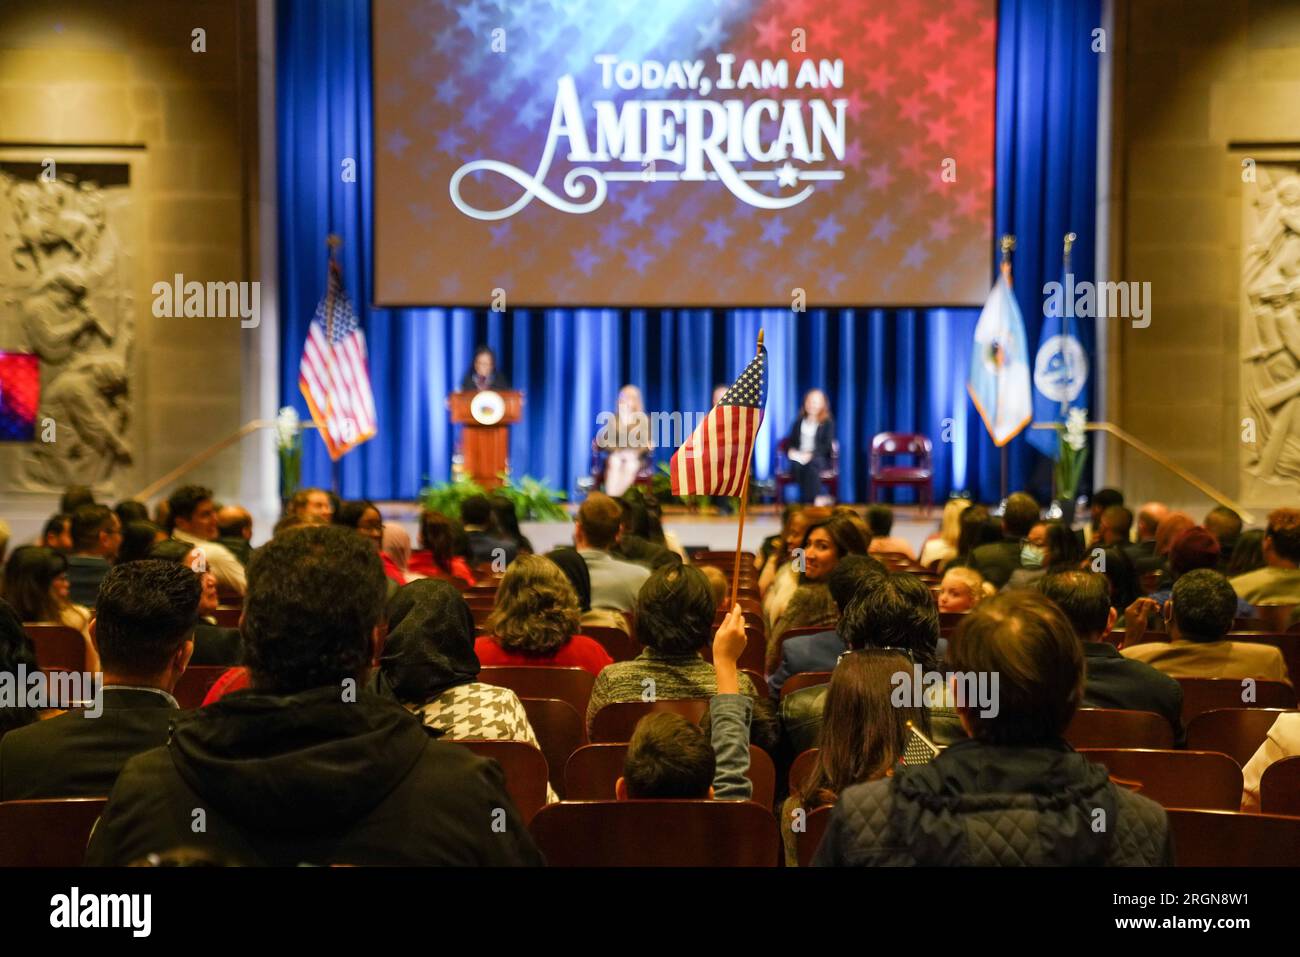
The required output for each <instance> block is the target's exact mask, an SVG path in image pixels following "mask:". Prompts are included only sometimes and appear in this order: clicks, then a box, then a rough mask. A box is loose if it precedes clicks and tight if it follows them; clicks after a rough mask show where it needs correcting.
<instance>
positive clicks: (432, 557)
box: [410, 509, 474, 585]
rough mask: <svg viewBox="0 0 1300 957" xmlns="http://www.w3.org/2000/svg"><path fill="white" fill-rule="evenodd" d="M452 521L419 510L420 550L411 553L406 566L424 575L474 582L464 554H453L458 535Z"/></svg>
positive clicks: (458, 530) (430, 512)
mask: <svg viewBox="0 0 1300 957" xmlns="http://www.w3.org/2000/svg"><path fill="white" fill-rule="evenodd" d="M461 534H462V533H461V531H460V529H459V528H458V527H457V525H456V523H455V522H454V521H452V520H451V519H450V518H448V517H447V516H446V515H443V514H442V513H441V512H434V511H431V510H428V509H426V510H425V511H423V512H421V513H420V551H418V552H412V553H411V563H410V569H411V571H412V572H413V573H414V574H417V575H422V576H424V577H425V578H446V579H452V578H459V579H460V580H461V581H462V582H464V583H465V584H466V585H473V584H474V573H473V572H471V571H470V568H469V563H468V562H467V561H466V560H465V556H464V555H460V554H457V549H456V543H457V539H458V538H459V537H460V535H461Z"/></svg>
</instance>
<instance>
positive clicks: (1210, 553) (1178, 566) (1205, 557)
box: [1151, 525, 1255, 618]
mask: <svg viewBox="0 0 1300 957" xmlns="http://www.w3.org/2000/svg"><path fill="white" fill-rule="evenodd" d="M1219 548H1220V546H1219V540H1218V539H1217V538H1215V536H1213V535H1211V534H1210V532H1209V530H1208V529H1204V528H1201V527H1200V526H1199V525H1196V526H1193V527H1192V528H1189V529H1187V531H1185V532H1183V533H1182V534H1181V535H1179V536H1178V537H1177V538H1175V539H1174V541H1173V544H1171V545H1170V546H1169V577H1168V579H1166V581H1165V582H1164V583H1163V584H1161V586H1160V587H1159V588H1157V589H1156V590H1155V591H1154V592H1152V593H1151V598H1152V600H1153V601H1155V602H1156V603H1157V604H1158V605H1159V606H1160V611H1161V612H1163V611H1164V605H1165V602H1167V601H1168V600H1169V596H1170V595H1171V594H1172V593H1173V590H1174V582H1176V581H1178V578H1179V577H1180V576H1181V575H1185V574H1187V573H1188V572H1190V571H1195V570H1196V569H1198V568H1212V569H1214V570H1215V571H1220V570H1221V569H1220V568H1219V566H1220V564H1221V552H1220V550H1219ZM1236 617H1238V618H1254V617H1255V608H1254V606H1253V605H1251V604H1250V602H1248V601H1246V600H1245V599H1242V598H1238V599H1237V613H1236Z"/></svg>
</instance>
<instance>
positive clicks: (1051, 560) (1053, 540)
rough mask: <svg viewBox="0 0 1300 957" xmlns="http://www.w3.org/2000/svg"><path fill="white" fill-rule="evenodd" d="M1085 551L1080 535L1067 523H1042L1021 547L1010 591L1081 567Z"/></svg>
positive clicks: (1031, 530) (1032, 529)
mask: <svg viewBox="0 0 1300 957" xmlns="http://www.w3.org/2000/svg"><path fill="white" fill-rule="evenodd" d="M1082 558H1083V548H1082V547H1081V546H1080V544H1079V536H1077V535H1075V534H1074V530H1073V529H1072V528H1070V526H1068V525H1066V524H1065V523H1064V522H1039V523H1038V524H1037V525H1035V526H1034V527H1033V528H1031V529H1030V530H1029V534H1028V535H1026V536H1025V540H1024V541H1023V542H1022V543H1021V545H1020V567H1019V568H1017V569H1016V570H1015V571H1014V572H1012V573H1011V578H1010V579H1009V580H1008V581H1007V585H1006V587H1007V588H1026V587H1028V586H1030V585H1033V584H1034V583H1035V582H1037V581H1038V580H1039V579H1040V578H1042V577H1043V576H1044V575H1050V574H1055V573H1056V572H1064V571H1072V570H1073V569H1075V568H1078V567H1079V562H1080V560H1082Z"/></svg>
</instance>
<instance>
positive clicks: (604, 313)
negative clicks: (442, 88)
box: [277, 0, 1100, 501]
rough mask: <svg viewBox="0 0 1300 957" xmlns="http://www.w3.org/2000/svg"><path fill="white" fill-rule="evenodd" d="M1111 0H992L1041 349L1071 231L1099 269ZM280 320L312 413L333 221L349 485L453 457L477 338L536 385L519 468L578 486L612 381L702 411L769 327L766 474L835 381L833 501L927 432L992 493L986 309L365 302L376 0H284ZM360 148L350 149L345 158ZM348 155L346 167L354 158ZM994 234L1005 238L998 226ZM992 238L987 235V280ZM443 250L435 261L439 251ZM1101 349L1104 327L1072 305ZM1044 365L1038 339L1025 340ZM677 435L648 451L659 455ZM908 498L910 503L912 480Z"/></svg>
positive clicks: (1019, 474)
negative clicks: (353, 414) (346, 314)
mask: <svg viewBox="0 0 1300 957" xmlns="http://www.w3.org/2000/svg"><path fill="white" fill-rule="evenodd" d="M1099 17H1100V0H1082V2H1074V0H1001V3H1000V5H999V37H998V84H997V86H998V91H997V122H996V151H997V174H996V184H995V189H996V203H995V223H996V232H997V234H998V235H1001V234H1002V233H1004V232H1013V233H1015V234H1016V236H1017V238H1018V246H1017V251H1016V254H1015V258H1014V263H1015V290H1016V296H1017V299H1018V300H1019V303H1020V307H1021V310H1022V312H1023V313H1024V316H1025V322H1026V326H1027V331H1028V336H1029V343H1030V349H1031V352H1032V351H1033V350H1036V348H1037V342H1038V333H1039V327H1040V325H1041V322H1042V287H1043V284H1044V283H1045V282H1048V281H1052V280H1054V279H1059V278H1060V256H1061V237H1062V236H1063V235H1064V233H1065V232H1067V231H1068V230H1073V231H1075V232H1076V233H1078V234H1079V240H1078V243H1077V245H1076V246H1075V254H1074V262H1075V276H1076V280H1077V281H1082V280H1085V279H1092V278H1093V250H1094V241H1093V240H1094V228H1095V212H1094V210H1095V198H1096V196H1095V194H1096V149H1097V146H1096V135H1097V134H1096V108H1097V60H1098V55H1097V54H1094V53H1093V52H1092V51H1091V43H1092V35H1091V34H1092V30H1094V29H1095V28H1096V27H1097V26H1098V23H1099ZM277 31H278V34H277V44H278V57H277V99H278V103H279V115H278V130H279V183H278V185H279V203H280V236H279V241H280V269H281V275H280V280H281V283H280V330H281V343H280V345H281V357H282V380H281V381H282V395H283V401H284V402H285V403H290V404H293V405H294V406H296V407H297V409H298V411H299V413H300V414H303V415H305V414H306V407H305V404H304V403H303V401H302V398H301V396H300V395H299V392H298V362H299V359H300V357H301V354H302V345H303V341H304V339H305V336H306V332H307V326H308V323H309V322H310V321H311V317H312V315H313V313H314V311H315V308H316V304H317V302H318V301H319V299H320V296H321V294H322V292H323V291H324V288H325V275H326V260H327V257H326V248H325V236H326V234H327V233H331V232H334V233H338V234H339V235H340V236H342V238H343V243H344V244H343V248H342V252H341V256H340V259H341V263H342V266H343V272H344V278H345V282H346V283H347V285H348V289H349V292H350V294H351V296H352V299H353V302H354V304H355V306H356V308H357V312H358V314H359V316H360V317H361V321H362V324H363V328H364V329H365V331H366V335H367V337H368V341H369V347H370V364H371V378H372V380H373V383H374V391H375V402H376V407H377V413H378V420H379V435H378V436H377V437H376V438H374V439H372V440H371V441H369V442H367V443H366V444H364V445H363V446H361V447H360V448H359V449H357V450H356V451H355V452H353V453H351V454H349V455H347V456H345V457H344V458H343V460H342V462H341V463H339V465H338V468H337V471H338V479H339V487H340V492H341V494H342V495H344V496H345V497H362V496H364V497H368V498H375V499H409V498H413V497H415V496H416V495H417V494H418V493H419V491H420V489H421V488H422V487H423V486H424V485H426V484H428V483H430V482H433V481H440V480H445V479H446V478H447V477H448V475H449V473H450V470H451V465H452V457H453V455H454V453H455V441H456V436H455V435H454V431H453V428H452V426H451V425H450V424H449V422H448V418H447V411H446V408H445V400H446V396H447V394H448V392H449V391H450V390H451V389H453V388H454V387H455V386H456V385H457V383H458V382H459V380H460V378H461V376H463V375H464V373H465V371H466V370H467V369H468V367H469V363H470V357H471V354H472V352H473V350H474V347H475V346H476V345H477V344H479V343H480V342H486V343H488V344H489V345H490V346H492V348H493V349H494V350H496V352H497V354H498V356H499V357H500V360H501V363H502V366H503V368H504V371H505V372H506V373H507V375H508V376H509V377H510V380H511V383H512V384H513V385H514V386H515V387H516V388H519V389H522V390H524V391H525V392H526V393H527V398H526V401H527V405H526V407H525V419H524V423H523V425H522V427H517V428H515V429H514V430H513V435H512V439H511V445H510V464H511V468H512V470H513V472H514V473H515V474H516V475H531V476H533V477H535V478H539V479H544V480H546V481H548V482H550V483H552V484H554V485H557V486H559V487H560V488H562V489H564V490H565V491H567V492H568V493H570V494H573V492H574V491H575V489H576V485H577V480H578V479H579V478H581V477H582V476H583V475H585V474H587V472H588V470H589V468H590V457H591V448H590V445H591V439H592V438H593V436H594V435H595V432H596V416H597V415H598V414H599V412H601V411H602V410H612V409H613V408H614V401H615V396H616V395H617V393H618V390H619V388H620V386H622V385H623V384H624V383H625V382H632V383H634V384H636V385H638V386H640V387H641V389H642V391H643V393H644V394H645V399H646V405H647V408H649V409H651V410H662V411H674V410H675V411H680V412H702V411H704V410H706V409H707V408H708V406H709V400H710V397H711V394H712V390H713V387H714V386H715V385H718V384H722V383H729V382H730V381H731V380H732V379H734V377H735V376H736V375H737V374H739V372H740V370H741V369H742V368H743V367H744V364H745V363H746V362H747V361H748V360H749V358H750V357H751V356H752V355H753V350H754V342H755V339H756V337H757V333H758V330H759V328H760V327H761V328H762V329H763V330H764V332H765V337H766V343H767V347H768V352H769V356H770V358H771V376H770V393H769V402H768V417H767V420H766V421H765V423H764V426H763V430H762V432H760V434H759V442H758V447H757V450H756V455H755V473H756V476H757V477H758V478H760V479H761V478H765V477H767V476H769V475H770V474H771V472H772V469H773V468H774V467H775V464H776V461H775V460H776V451H775V449H776V443H777V442H778V441H779V440H780V439H781V438H782V437H783V436H784V435H785V433H786V431H787V429H788V428H789V427H790V424H791V421H792V420H793V418H794V417H795V415H796V414H797V410H798V407H799V401H800V398H801V397H802V395H803V393H804V392H805V391H806V390H808V389H810V388H814V387H820V388H822V389H824V390H825V391H826V393H827V395H828V396H829V398H830V402H831V408H832V411H833V412H834V414H835V417H836V426H837V428H836V431H837V437H838V439H839V442H840V454H841V479H840V495H841V498H843V499H845V500H849V501H853V500H863V499H865V497H866V495H867V474H868V468H869V462H868V458H869V449H870V444H871V437H872V436H873V435H874V434H876V433H877V432H881V431H886V430H889V431H898V432H913V431H915V432H924V433H926V434H927V435H929V436H931V438H932V439H933V440H934V446H935V470H936V481H935V495H936V497H938V498H940V499H942V497H944V496H946V495H947V494H948V493H949V492H950V491H954V490H968V491H969V492H970V493H971V494H972V495H974V496H975V497H976V498H978V499H981V500H993V501H996V500H997V498H998V496H999V493H1000V486H1001V473H1000V466H1001V463H1000V458H1001V457H1000V454H999V452H998V450H997V449H996V448H995V447H994V446H993V444H992V442H991V441H990V440H989V438H988V435H987V433H986V432H985V430H984V427H983V425H982V423H981V422H980V418H979V416H978V414H977V413H976V412H975V411H974V408H973V407H972V405H971V403H970V400H969V398H968V397H967V394H966V374H967V369H968V366H969V361H970V349H971V340H972V335H973V332H974V328H975V321H976V319H977V318H978V314H979V310H978V309H975V308H970V309H928V310H915V309H902V310H884V309H872V308H862V309H842V310H812V311H809V312H807V313H804V314H799V315H794V314H792V313H791V312H789V311H788V310H779V309H772V310H754V309H741V310H701V309H689V310H688V309H681V310H677V309H653V310H649V309H624V310H613V309H581V308H575V309H565V310H559V309H554V310H522V309H515V310H511V311H510V312H508V313H506V314H504V315H503V314H498V313H491V312H488V311H487V310H469V309H441V308H427V309H380V308H374V307H372V306H371V305H370V300H371V277H372V274H373V273H372V262H371V247H370V238H371V235H372V227H373V222H372V217H373V206H372V197H371V189H370V187H371V175H372V173H371V170H372V166H371V140H372V130H371V97H370V88H371V70H370V4H369V0H334V2H330V3H320V2H319V0H279V5H278V8H277ZM348 161H352V163H351V164H349V163H348ZM349 165H351V166H353V167H355V170H356V178H355V182H349V181H347V180H346V178H345V176H344V175H343V173H344V171H345V167H347V166H349ZM990 245H991V246H993V245H996V237H990ZM994 263H995V253H994V251H993V249H990V267H991V269H990V283H991V282H992V278H993V275H994V272H995V271H994V269H993V268H992V267H993V266H994ZM431 268H436V264H431ZM1079 325H1080V327H1081V328H1080V331H1081V332H1082V333H1083V336H1084V340H1085V341H1084V344H1085V347H1086V348H1088V349H1089V351H1090V352H1091V349H1092V331H1091V329H1089V328H1087V327H1088V323H1086V322H1081V323H1080V324H1079ZM1031 361H1032V355H1031ZM304 444H305V450H304V455H303V472H302V474H303V481H304V483H308V484H316V485H322V486H327V487H328V486H330V485H331V483H332V482H333V479H334V474H335V473H334V469H333V468H332V467H331V463H330V461H329V457H328V455H327V454H326V452H325V448H324V444H323V443H322V442H321V441H320V440H319V439H318V438H316V437H315V436H309V437H308V439H307V441H306V442H305V443H304ZM672 452H673V449H671V448H661V449H659V450H658V452H657V455H656V458H657V459H659V460H660V461H665V462H666V461H667V460H668V459H669V458H670V457H671V455H672ZM1049 476H1050V472H1049V469H1048V463H1047V460H1046V459H1044V458H1043V457H1042V456H1041V455H1039V454H1038V452H1036V451H1035V450H1034V449H1033V448H1032V447H1030V446H1029V445H1028V444H1027V443H1026V442H1025V440H1024V437H1023V435H1022V436H1020V437H1018V438H1016V439H1015V440H1013V441H1012V443H1011V444H1010V445H1009V447H1008V476H1007V480H1008V483H1009V487H1010V488H1013V489H1014V488H1023V487H1029V488H1032V489H1033V490H1034V491H1036V492H1037V493H1038V494H1039V495H1040V496H1045V495H1046V494H1047V492H1048V489H1049V482H1050V478H1049ZM900 500H902V501H911V500H913V499H912V498H911V496H910V493H906V492H904V493H901V495H900Z"/></svg>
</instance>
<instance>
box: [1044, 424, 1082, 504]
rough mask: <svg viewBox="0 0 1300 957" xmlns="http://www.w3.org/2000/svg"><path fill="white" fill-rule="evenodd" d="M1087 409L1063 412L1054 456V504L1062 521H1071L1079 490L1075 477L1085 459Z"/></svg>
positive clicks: (1080, 470) (1078, 478) (1077, 475)
mask: <svg viewBox="0 0 1300 957" xmlns="http://www.w3.org/2000/svg"><path fill="white" fill-rule="evenodd" d="M1087 425H1088V410H1087V409H1079V408H1072V409H1070V410H1069V412H1067V413H1066V416H1065V428H1064V429H1063V430H1062V432H1061V444H1060V448H1059V450H1058V452H1057V457H1056V470H1055V476H1054V477H1055V479H1056V503H1055V505H1056V508H1053V509H1052V511H1053V512H1055V511H1056V510H1057V509H1058V508H1059V509H1060V513H1061V517H1063V518H1064V519H1065V521H1066V522H1073V521H1074V503H1075V499H1076V497H1077V496H1078V494H1079V480H1080V479H1081V478H1082V477H1083V465H1084V463H1085V462H1087V460H1088V432H1087V429H1086V426H1087Z"/></svg>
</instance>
